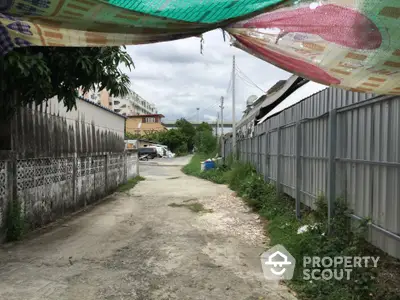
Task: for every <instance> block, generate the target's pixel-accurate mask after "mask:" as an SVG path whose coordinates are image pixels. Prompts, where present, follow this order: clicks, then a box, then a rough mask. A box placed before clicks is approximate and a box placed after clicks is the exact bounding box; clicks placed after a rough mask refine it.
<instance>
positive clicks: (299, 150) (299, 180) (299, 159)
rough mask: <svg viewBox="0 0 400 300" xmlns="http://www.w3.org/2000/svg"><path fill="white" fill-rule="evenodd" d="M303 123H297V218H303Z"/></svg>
mask: <svg viewBox="0 0 400 300" xmlns="http://www.w3.org/2000/svg"><path fill="white" fill-rule="evenodd" d="M302 138H303V137H302V131H301V123H300V121H297V123H296V217H297V218H298V219H300V218H301V211H300V204H301V182H302V181H301V144H302V143H301V142H302Z"/></svg>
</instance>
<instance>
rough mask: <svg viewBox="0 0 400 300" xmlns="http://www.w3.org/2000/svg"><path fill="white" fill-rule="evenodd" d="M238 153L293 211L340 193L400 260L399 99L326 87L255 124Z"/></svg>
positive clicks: (228, 147) (376, 240) (228, 148)
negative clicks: (285, 198) (293, 204)
mask: <svg viewBox="0 0 400 300" xmlns="http://www.w3.org/2000/svg"><path fill="white" fill-rule="evenodd" d="M224 149H225V153H224V156H225V157H226V156H227V155H229V154H230V153H231V152H232V138H227V139H226V140H225V145H224ZM237 155H238V158H239V160H240V161H242V162H250V163H251V164H253V165H254V166H255V168H256V169H257V171H258V172H260V173H261V174H263V176H264V178H265V180H266V181H271V182H275V184H276V186H277V189H278V191H281V192H283V193H286V194H288V195H290V196H291V197H293V198H294V199H296V212H297V214H298V215H299V214H300V203H303V204H305V205H307V206H309V207H313V204H314V201H315V200H316V198H317V197H318V196H319V195H324V196H325V197H326V199H327V201H328V207H330V208H332V207H333V205H332V203H333V201H334V200H335V199H337V198H339V197H343V198H345V199H346V201H347V203H348V206H349V208H350V209H351V210H352V218H354V219H360V218H370V219H371V222H372V224H371V226H370V230H369V237H368V239H369V241H370V242H371V243H372V244H374V245H376V246H377V247H379V248H381V249H382V250H384V251H386V252H387V253H389V254H391V255H393V256H395V257H397V258H400V236H399V234H400V97H394V96H374V95H371V94H362V93H356V92H349V91H344V90H340V89H336V88H329V89H326V90H323V91H321V92H319V93H317V94H314V95H312V96H310V97H308V98H306V99H303V100H302V101H301V102H299V103H297V104H296V105H294V106H292V107H289V108H287V109H285V110H283V111H281V112H280V113H279V114H277V115H274V116H272V117H270V118H268V119H267V120H265V121H264V122H263V123H262V124H259V125H257V126H256V127H255V130H254V133H253V135H252V136H251V137H247V138H244V139H239V140H238V142H237ZM330 208H328V211H329V210H331V209H330ZM332 213H333V212H332Z"/></svg>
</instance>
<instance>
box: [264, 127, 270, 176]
mask: <svg viewBox="0 0 400 300" xmlns="http://www.w3.org/2000/svg"><path fill="white" fill-rule="evenodd" d="M268 149H269V133H268V132H266V133H265V162H264V163H265V174H264V180H265V182H269V153H268Z"/></svg>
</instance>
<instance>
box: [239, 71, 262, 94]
mask: <svg viewBox="0 0 400 300" xmlns="http://www.w3.org/2000/svg"><path fill="white" fill-rule="evenodd" d="M236 71H237V75H238V77H239V78H241V79H242V80H243V81H244V82H246V83H248V84H250V85H252V86H254V87H256V88H257V89H259V90H260V91H262V92H263V93H265V90H263V89H262V88H260V87H259V86H258V85H257V84H256V83H255V82H254V81H253V80H251V79H250V78H249V77H248V76H247V75H246V74H245V73H244V72H243V71H242V70H240V69H239V67H238V66H237V65H236Z"/></svg>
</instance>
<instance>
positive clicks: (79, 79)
mask: <svg viewBox="0 0 400 300" xmlns="http://www.w3.org/2000/svg"><path fill="white" fill-rule="evenodd" d="M1 65H2V66H1V68H2V70H1V72H2V73H3V74H4V76H1V78H0V92H1V94H2V95H3V97H2V98H1V99H0V109H1V113H2V115H3V117H5V116H10V115H12V114H13V112H14V111H15V109H16V108H17V107H20V106H25V105H27V104H30V103H34V104H36V105H39V104H41V103H43V102H45V101H47V100H48V99H50V98H52V97H54V96H58V99H59V101H63V103H64V105H65V106H66V107H67V109H68V110H71V109H72V108H74V107H75V104H76V97H77V90H78V89H79V88H80V87H82V89H83V90H84V91H88V90H90V89H92V88H94V87H95V85H99V87H100V89H103V88H106V89H107V90H108V91H109V92H110V94H111V95H112V96H124V95H126V94H128V93H129V91H130V89H129V85H130V80H129V77H128V76H127V75H126V74H124V73H123V72H122V71H121V69H120V66H125V67H127V68H128V69H129V70H131V68H132V67H134V64H133V61H132V59H131V57H130V56H129V54H128V53H127V52H126V51H125V50H124V47H104V48H97V47H85V48H81V47H57V48H56V47H28V48H17V49H15V50H14V51H12V52H10V53H8V54H7V55H6V56H5V57H2V58H1Z"/></svg>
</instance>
